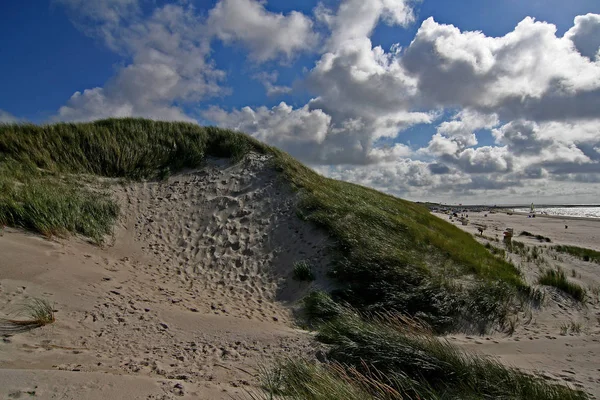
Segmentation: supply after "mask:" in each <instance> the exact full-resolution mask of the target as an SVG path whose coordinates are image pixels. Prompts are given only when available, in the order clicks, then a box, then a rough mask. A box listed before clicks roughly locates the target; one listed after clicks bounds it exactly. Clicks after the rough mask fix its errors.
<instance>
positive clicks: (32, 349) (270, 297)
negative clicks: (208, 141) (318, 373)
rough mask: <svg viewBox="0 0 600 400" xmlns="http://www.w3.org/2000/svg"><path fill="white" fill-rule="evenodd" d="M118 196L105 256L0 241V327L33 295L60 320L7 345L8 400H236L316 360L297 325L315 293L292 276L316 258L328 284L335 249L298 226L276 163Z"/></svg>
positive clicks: (28, 240) (8, 238) (15, 237)
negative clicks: (304, 301) (259, 381)
mask: <svg viewBox="0 0 600 400" xmlns="http://www.w3.org/2000/svg"><path fill="white" fill-rule="evenodd" d="M115 196H116V197H117V198H118V199H119V201H120V202H121V204H122V209H123V214H124V218H123V219H122V221H121V222H120V223H119V226H118V227H117V228H116V230H115V237H114V240H113V241H111V243H110V244H109V245H108V246H106V247H105V248H98V247H96V246H93V245H91V244H87V243H85V242H84V241H82V240H78V239H74V238H72V239H69V240H55V241H48V240H46V239H43V238H40V237H38V236H36V235H32V234H28V233H24V232H21V231H18V230H14V229H7V230H6V232H5V234H4V235H3V236H2V237H0V254H2V257H1V258H0V271H2V272H1V275H0V316H4V315H6V314H8V313H9V312H10V311H11V310H13V309H14V308H15V307H16V306H17V305H18V304H22V303H23V302H24V301H26V299H27V298H30V297H35V296H37V297H45V298H48V299H49V300H51V301H52V302H54V303H55V308H56V309H57V310H58V312H57V313H56V318H57V321H56V323H54V324H52V325H50V326H47V327H43V328H40V329H35V330H32V331H30V332H27V333H22V334H17V335H14V336H11V337H4V338H3V339H0V397H2V398H6V397H7V396H13V397H15V396H21V395H23V396H25V395H26V394H27V393H28V392H32V391H35V393H36V398H65V399H80V398H108V397H112V398H128V399H169V398H180V397H182V396H183V398H200V399H221V398H222V399H230V398H231V396H232V395H233V396H236V395H238V396H239V395H243V393H244V392H245V390H247V389H249V388H250V389H251V388H252V387H253V386H254V385H255V384H256V379H255V376H254V375H255V373H256V370H257V367H258V366H259V365H263V366H264V365H268V364H269V363H270V362H271V360H272V359H273V358H274V357H279V356H285V355H286V354H287V355H298V354H302V355H304V356H310V355H311V354H314V351H315V347H314V345H313V344H312V338H311V336H310V335H309V334H308V333H306V332H304V331H301V330H299V329H296V328H294V327H293V323H292V317H291V315H290V309H291V308H292V307H293V305H294V302H295V301H296V300H297V299H299V298H300V297H301V296H302V295H303V294H304V293H306V291H307V290H308V289H309V287H310V286H311V284H307V283H300V282H295V281H293V280H292V279H290V276H291V273H292V266H293V262H294V261H298V260H310V261H311V262H312V263H313V265H314V266H315V270H316V271H317V275H319V276H320V277H322V275H323V274H324V269H325V266H326V262H327V257H326V252H327V240H326V239H325V236H324V235H323V234H322V233H321V232H319V231H317V230H315V229H314V228H312V227H311V226H308V225H306V224H305V223H303V222H302V221H300V220H299V219H298V218H297V217H296V215H295V213H294V202H295V196H294V195H293V193H291V192H290V191H289V190H288V189H286V188H285V187H284V186H283V185H282V184H281V182H280V181H279V180H278V178H277V175H276V173H274V172H273V171H272V170H271V169H270V168H268V164H267V160H265V159H263V158H261V157H260V156H250V157H248V159H246V160H245V161H243V162H241V163H239V164H236V165H228V164H226V163H221V162H218V161H216V160H213V161H211V162H210V163H209V164H208V165H207V166H206V168H203V170H202V171H198V172H194V171H191V172H188V173H185V174H181V175H178V176H174V177H172V178H170V179H169V180H168V181H167V182H161V183H151V182H147V183H133V184H128V185H125V186H118V185H117V186H115ZM317 282H325V280H323V279H319V280H318V281H317ZM320 284H321V283H313V284H312V285H316V286H318V285H320ZM325 284H326V283H323V285H325ZM111 393H112V395H111Z"/></svg>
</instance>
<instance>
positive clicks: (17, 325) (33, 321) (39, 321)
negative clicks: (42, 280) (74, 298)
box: [0, 297, 56, 336]
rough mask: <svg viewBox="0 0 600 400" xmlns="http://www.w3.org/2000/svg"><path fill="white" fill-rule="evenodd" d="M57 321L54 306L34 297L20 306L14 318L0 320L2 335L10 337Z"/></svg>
mask: <svg viewBox="0 0 600 400" xmlns="http://www.w3.org/2000/svg"><path fill="white" fill-rule="evenodd" d="M55 321H56V318H55V316H54V308H53V306H52V304H50V302H49V301H48V300H46V299H43V298H38V297H34V298H31V299H29V300H28V301H27V302H26V303H24V304H22V305H20V306H19V307H18V308H17V309H16V310H15V311H14V312H13V318H0V335H5V336H10V335H13V334H16V333H21V332H26V331H28V330H31V329H34V328H39V327H42V326H45V325H49V324H52V323H54V322H55Z"/></svg>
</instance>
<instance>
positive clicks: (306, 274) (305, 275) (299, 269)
mask: <svg viewBox="0 0 600 400" xmlns="http://www.w3.org/2000/svg"><path fill="white" fill-rule="evenodd" d="M293 274H294V279H295V280H297V281H304V282H310V281H314V280H315V274H314V273H313V271H312V267H311V265H310V263H309V262H308V261H297V262H295V263H294V272H293Z"/></svg>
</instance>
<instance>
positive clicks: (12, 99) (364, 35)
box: [0, 0, 600, 201]
mask: <svg viewBox="0 0 600 400" xmlns="http://www.w3.org/2000/svg"><path fill="white" fill-rule="evenodd" d="M359 7H365V8H364V9H363V10H359ZM598 14H600V2H598V1H597V0H572V1H569V2H565V1H558V0H543V1H542V0H539V1H538V0H531V1H522V0H504V1H491V0H462V1H447V0H423V1H409V0H365V1H364V2H359V1H357V0H325V1H322V2H318V1H301V0H288V1H275V0H269V1H256V0H219V1H216V0H213V1H204V0H197V1H194V0H186V1H173V2H169V1H159V0H89V1H87V2H85V1H82V0H55V1H47V0H46V1H42V0H33V1H31V2H28V5H27V7H25V6H23V5H21V4H20V2H15V1H12V2H11V1H5V2H2V3H1V4H0V59H1V60H2V63H0V88H1V90H2V95H1V96H0V120H1V119H2V118H3V119H4V120H5V121H14V120H17V121H29V122H34V123H47V122H53V121H59V120H77V121H78V120H91V119H95V118H102V117H109V116H129V115H132V116H144V117H153V118H157V119H175V120H177V119H182V120H191V121H197V122H199V123H201V124H218V125H221V126H225V127H229V128H234V129H240V130H244V131H246V132H247V133H249V134H252V135H254V136H256V137H258V138H259V139H261V140H265V141H268V142H270V143H271V144H274V145H276V146H279V147H282V148H283V149H284V150H286V151H289V152H290V153H292V154H293V155H295V156H296V157H298V158H300V159H301V160H303V161H305V162H307V163H309V164H310V165H312V166H313V167H314V168H315V169H317V170H319V171H321V172H323V173H325V174H328V175H331V176H334V177H337V178H340V179H346V180H351V181H355V182H359V183H362V184H367V185H371V186H374V187H377V188H379V189H382V190H387V191H389V192H392V193H395V194H399V195H402V196H405V197H409V198H413V199H424V198H430V197H432V196H433V197H439V198H440V199H441V200H449V199H458V198H459V199H461V200H463V201H464V199H477V200H480V199H481V200H488V199H489V200H490V201H492V200H494V199H496V198H497V197H498V196H506V195H510V196H513V197H515V198H518V199H521V198H522V199H523V200H525V201H528V200H529V199H530V198H532V197H536V196H537V197H548V198H567V197H568V196H572V193H573V189H572V188H571V187H570V186H569V184H571V185H573V184H574V183H573V182H578V184H579V186H578V188H577V190H576V192H577V193H579V194H578V195H577V201H585V200H590V199H592V197H595V193H596V190H597V188H598V186H597V185H598V182H600V174H599V171H600V169H598V168H597V166H596V164H597V163H598V162H599V159H600V157H597V155H596V153H594V151H595V150H593V149H595V148H600V145H599V144H598V143H599V142H600V133H598V129H597V127H598V121H599V120H600V115H598V114H596V113H595V112H594V107H595V109H596V110H600V107H598V106H599V105H600V103H599V99H600V96H598V95H597V94H598V93H600V91H599V88H598V86H600V84H598V82H599V81H600V78H599V76H600V75H595V74H597V73H598V71H600V62H599V61H598V58H596V57H595V53H594V49H596V50H597V47H596V44H598V45H600V28H598V27H600V16H598V17H596V16H597V15H598ZM584 15H587V17H585V18H583V17H582V18H580V19H578V20H577V21H578V22H576V21H574V20H575V18H576V17H577V16H584ZM430 17H433V19H434V21H431V20H428V18H430ZM528 17H532V18H534V19H535V20H536V21H538V22H533V20H529V21H530V23H529V22H527V20H525V19H526V18H528ZM524 20H525V21H524ZM541 22H545V23H547V24H542V23H541ZM169 24H172V25H169ZM548 24H552V25H553V26H554V27H555V29H556V32H555V33H552V29H553V28H552V27H550V29H548V27H549V25H548ZM361 27H363V28H361ZM471 31H479V32H480V33H479V34H474V33H472V32H471ZM161 35H163V36H161ZM295 38H299V39H297V40H296V39H295ZM494 38H497V39H494ZM413 40H414V43H413V44H412V45H411V43H412V42H413ZM567 40H569V41H568V42H567ZM565 43H567V44H565ZM377 46H381V48H382V50H381V52H380V53H377V50H376V48H377ZM393 46H394V48H398V47H399V48H400V49H401V50H399V51H394V50H392V48H393ZM432 46H433V47H432ZM428 49H429V50H428ZM430 49H435V50H434V53H435V54H436V55H437V56H436V57H431V56H427V54H429V55H431V54H432V53H431V51H432V50H430ZM444 49H446V50H444ZM463 50H464V54H463ZM445 51H447V54H446V53H445ZM377 54H379V55H377ZM165 57H166V58H165ZM461 57H463V58H461ZM536 59H543V60H545V61H544V62H540V63H536V62H535V60H536ZM165 60H168V61H165ZM177 60H179V61H177ZM326 60H330V61H331V62H333V64H331V65H327V64H326V63H325V61H326ZM532 60H533V61H532ZM468 63H473V64H472V65H470V66H467V65H466V64H468ZM519 65H522V66H523V67H522V68H519V69H518V70H512V69H513V67H515V66H519ZM319 66H321V67H319ZM482 71H483V72H482ZM469 74H472V75H469ZM365 77H367V78H365ZM582 77H584V78H585V79H584V78H582ZM456 82H464V84H460V85H459V84H457V83H456ZM553 82H560V86H559V87H558V89H557V87H554V86H553ZM457 85H458V86H457ZM471 86H473V87H472V88H471ZM269 87H271V88H272V92H273V93H271V95H269V94H268V93H267V88H269ZM564 88H570V89H569V90H566V89H564ZM571 89H572V90H571ZM86 90H87V92H84V91H86ZM557 90H558V91H559V92H557ZM76 92H80V93H81V94H80V95H77V94H76ZM563 92H564V93H563ZM557 93H558V94H557ZM72 96H74V97H72ZM379 100H381V104H379V103H378V101H379ZM361 101H363V102H364V104H363V103H361ZM579 102H581V106H579ZM552 107H556V112H555V113H550V111H548V110H550V109H551V108H552ZM588 109H589V110H588ZM380 110H381V111H380ZM565 131H568V132H569V134H567V135H566V136H565V135H564V134H562V136H561V134H560V133H558V132H565ZM571 133H572V134H571ZM590 149H592V150H590ZM599 154H600V153H599ZM439 166H442V167H443V168H438V167H439ZM432 171H438V172H432ZM439 171H444V173H439ZM407 182H408V183H407ZM548 186H550V187H552V188H553V189H552V191H551V193H548V192H547V190H546V189H544V188H547V187H548ZM546 200H547V199H546Z"/></svg>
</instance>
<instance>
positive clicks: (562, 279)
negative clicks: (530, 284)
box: [539, 268, 585, 301]
mask: <svg viewBox="0 0 600 400" xmlns="http://www.w3.org/2000/svg"><path fill="white" fill-rule="evenodd" d="M539 283H540V284H541V285H546V286H554V287H555V288H557V289H560V290H562V291H563V292H565V293H567V294H570V295H571V296H573V298H574V299H575V300H577V301H583V300H584V299H585V289H584V288H582V287H581V286H579V285H578V284H576V283H572V282H569V280H568V279H567V276H566V275H565V271H563V270H562V269H560V268H556V269H548V270H546V271H545V272H544V274H543V275H542V276H540V278H539Z"/></svg>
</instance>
